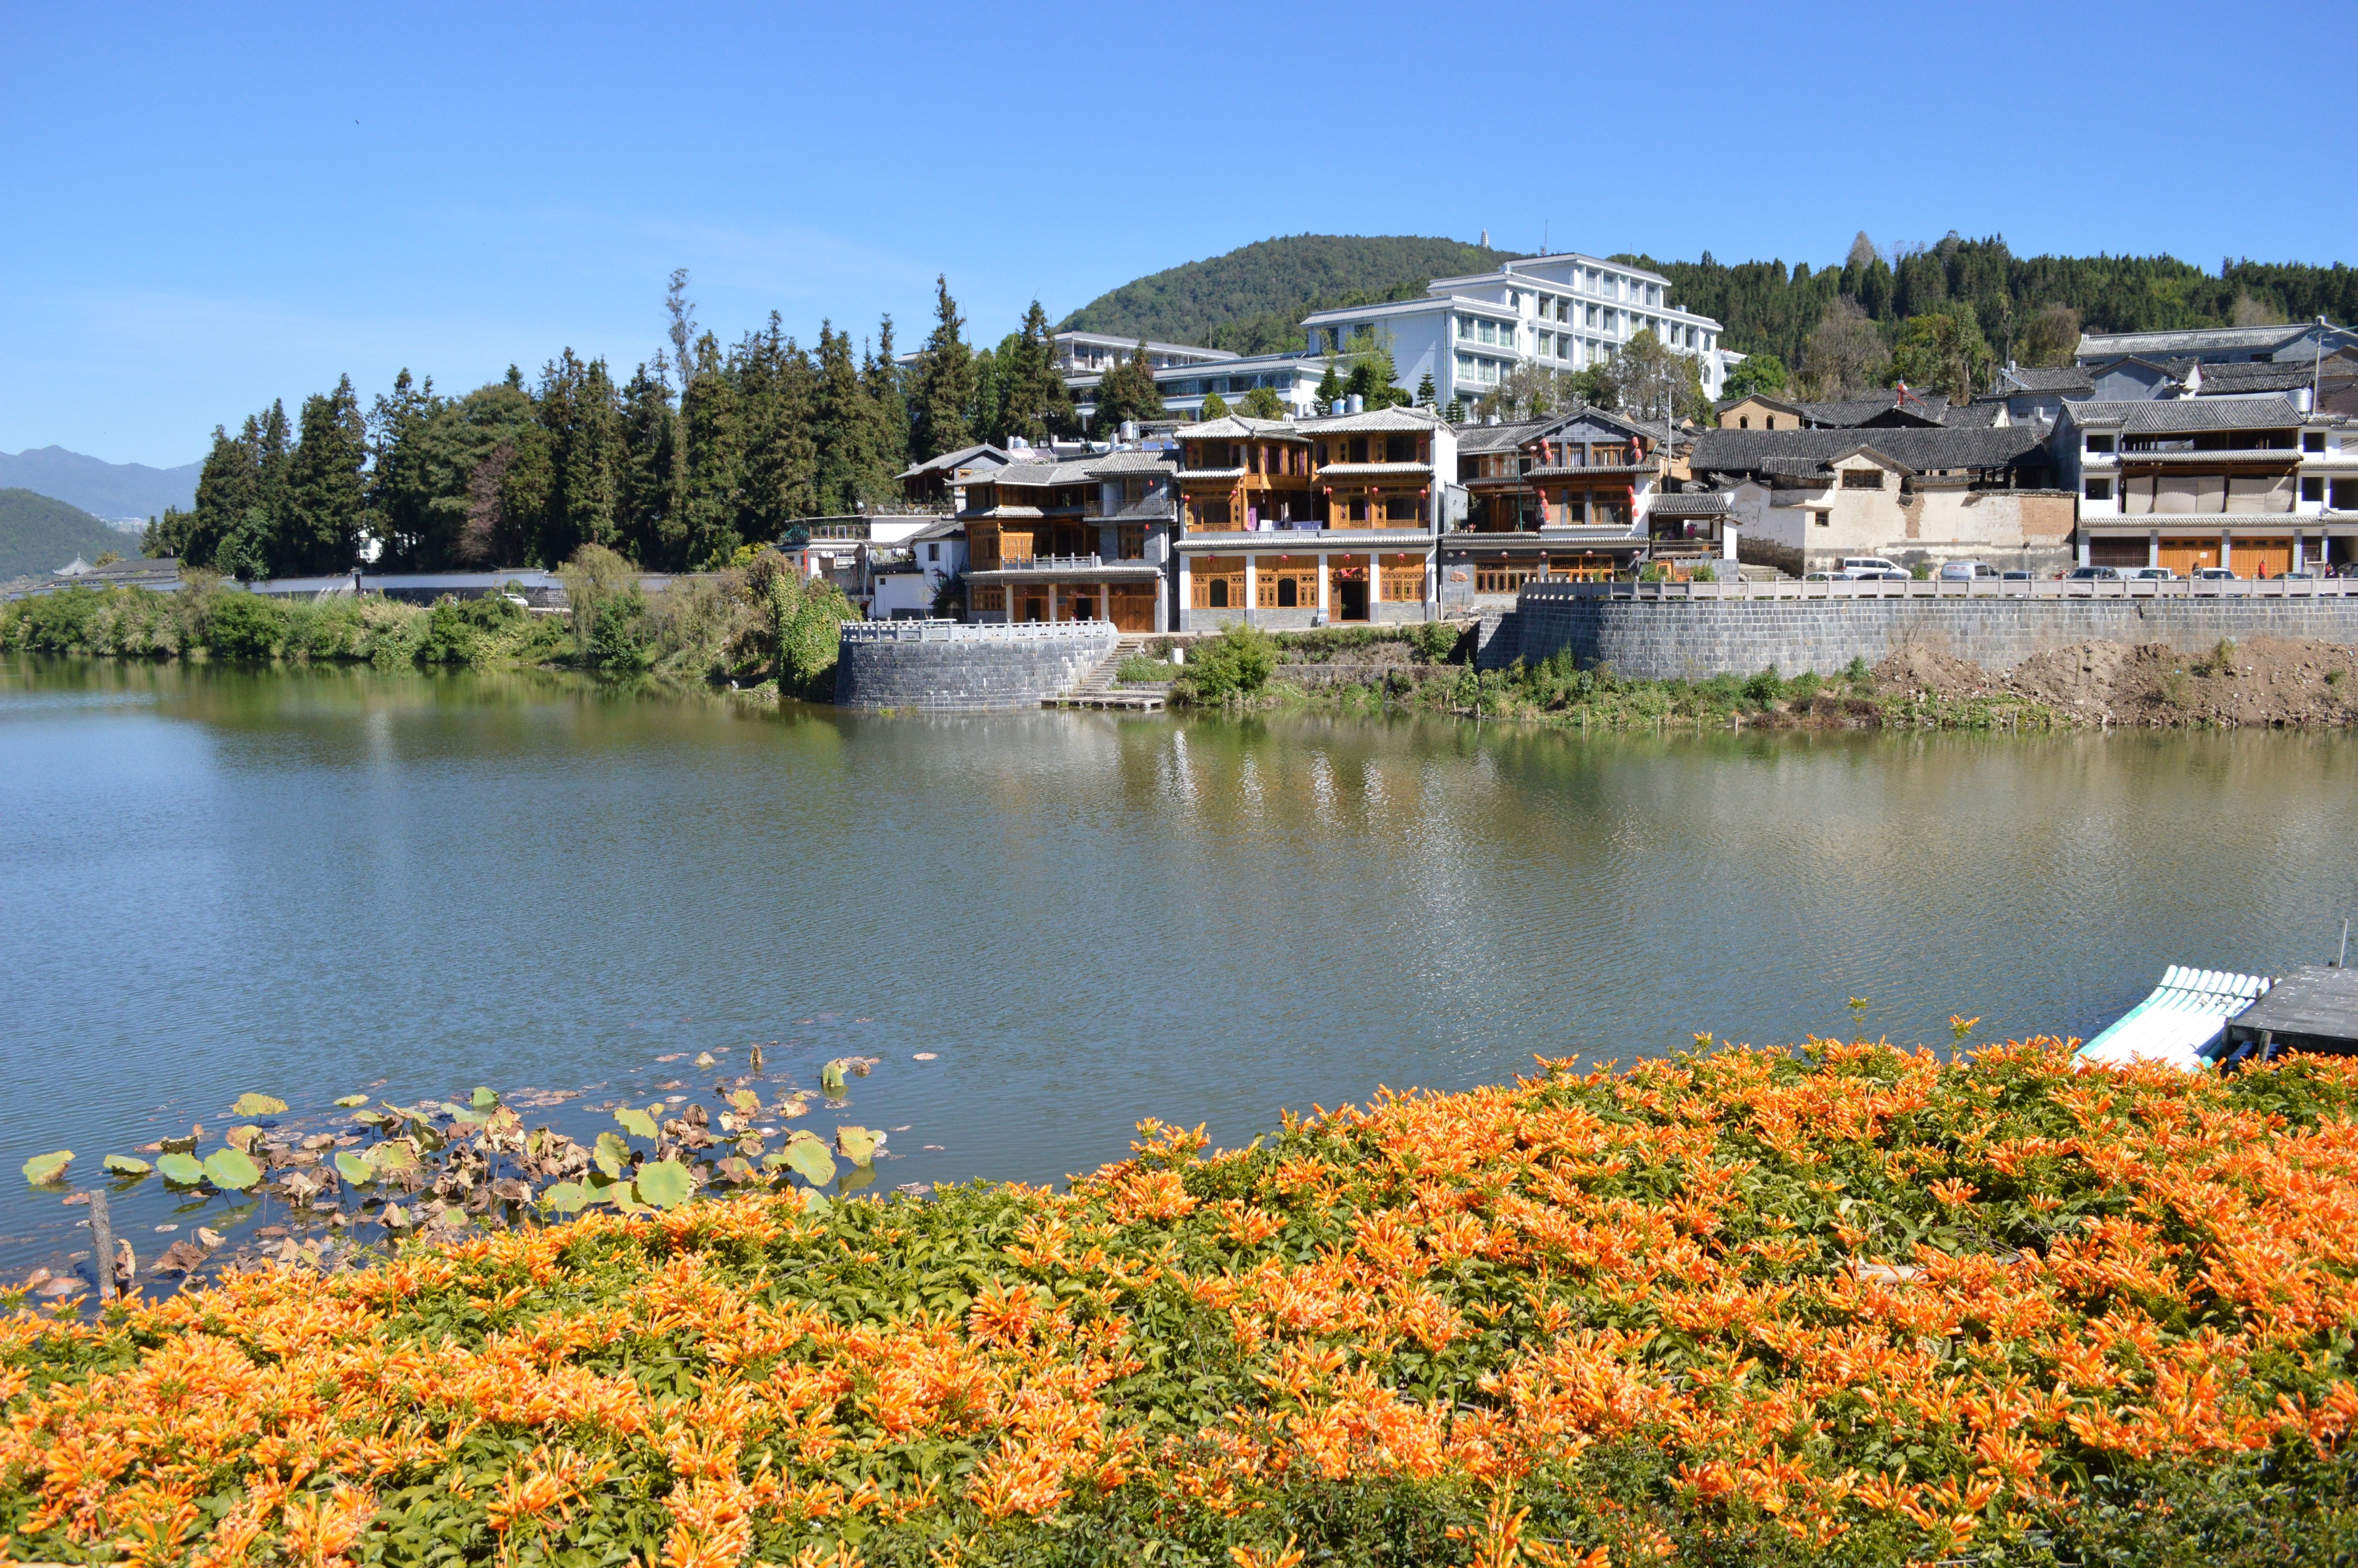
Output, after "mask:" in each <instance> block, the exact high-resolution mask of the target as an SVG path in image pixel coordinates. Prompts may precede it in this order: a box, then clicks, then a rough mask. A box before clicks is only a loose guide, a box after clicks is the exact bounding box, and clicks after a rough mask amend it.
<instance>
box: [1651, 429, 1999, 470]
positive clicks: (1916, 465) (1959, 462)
mask: <svg viewBox="0 0 2358 1568" xmlns="http://www.w3.org/2000/svg"><path fill="white" fill-rule="evenodd" d="M2044 439H2045V431H2044V430H2043V428H2041V427H2039V426H2036V425H2008V426H2003V427H1968V428H1963V429H1957V428H1952V427H1933V428H1931V429H1913V428H1908V427H1900V428H1897V429H1889V430H1857V429H1842V430H1705V431H1704V432H1702V434H1701V435H1699V436H1698V437H1697V438H1695V447H1694V456H1693V459H1692V460H1691V461H1692V463H1693V468H1694V470H1695V471H1696V472H1698V473H1791V474H1809V473H1815V472H1817V471H1819V470H1823V468H1824V467H1825V466H1826V465H1827V464H1828V463H1830V462H1832V461H1833V460H1834V459H1836V458H1838V457H1841V456H1843V455H1844V453H1846V452H1853V451H1855V450H1857V449H1859V448H1861V447H1872V448H1873V449H1875V450H1876V451H1877V452H1880V453H1881V454H1883V455H1884V456H1885V457H1887V458H1889V459H1890V460H1892V461H1894V462H1897V463H1900V464H1902V465H1904V466H1906V467H1907V468H1909V469H1911V470H1915V471H1916V472H1918V473H1929V472H1931V471H1933V470H1939V469H1966V468H1970V469H1996V468H2007V467H2011V466H2013V465H2014V464H2017V463H2019V462H2021V461H2023V460H2025V459H2028V458H2031V457H2033V456H2034V455H2035V454H2037V453H2038V451H2039V448H2040V447H2041V445H2042V444H2043V442H2044Z"/></svg>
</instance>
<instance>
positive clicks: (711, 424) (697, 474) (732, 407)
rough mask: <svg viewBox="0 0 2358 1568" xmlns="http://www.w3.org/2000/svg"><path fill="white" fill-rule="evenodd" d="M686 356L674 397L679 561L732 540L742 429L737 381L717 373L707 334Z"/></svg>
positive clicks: (741, 472)
mask: <svg viewBox="0 0 2358 1568" xmlns="http://www.w3.org/2000/svg"><path fill="white" fill-rule="evenodd" d="M689 358H690V361H691V362H692V364H693V367H694V368H693V371H692V373H691V374H690V375H689V377H688V380H687V391H686V392H684V393H683V394H681V395H680V436H681V444H682V447H683V448H684V473H683V479H682V486H681V502H680V508H679V512H678V513H677V514H676V515H677V523H676V535H677V543H676V546H675V547H676V549H677V550H678V551H679V553H680V557H681V558H684V559H687V560H705V559H708V558H709V557H711V556H712V555H713V554H714V553H716V552H717V551H718V550H719V548H720V546H722V545H723V544H725V543H727V542H728V541H730V540H731V539H733V538H735V537H736V536H737V524H738V517H739V514H740V511H741V506H742V501H743V497H742V493H741V492H742V487H743V484H744V476H745V469H746V460H745V448H746V430H745V422H744V420H743V418H742V417H741V413H742V410H741V397H740V395H739V378H738V377H737V376H735V375H730V374H724V373H722V362H721V357H720V345H719V343H718V342H717V341H714V339H713V336H712V334H711V333H709V332H707V333H705V334H704V335H703V336H702V337H700V338H698V340H697V341H696V342H695V344H694V345H693V347H692V349H691V351H690V354H689ZM729 547H730V548H732V549H733V548H734V547H735V546H733V545H730V546H729Z"/></svg>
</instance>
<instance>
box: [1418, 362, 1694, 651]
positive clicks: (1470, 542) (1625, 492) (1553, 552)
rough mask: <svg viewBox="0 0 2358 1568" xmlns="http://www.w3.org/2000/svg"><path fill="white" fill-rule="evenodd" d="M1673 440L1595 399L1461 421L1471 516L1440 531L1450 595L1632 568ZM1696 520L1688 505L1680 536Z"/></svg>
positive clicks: (1455, 604)
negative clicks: (1529, 415) (1566, 409)
mask: <svg viewBox="0 0 2358 1568" xmlns="http://www.w3.org/2000/svg"><path fill="white" fill-rule="evenodd" d="M1665 440H1666V433H1665V431H1664V430H1663V428H1662V427H1660V426H1659V425H1657V426H1654V427H1651V428H1649V427H1647V426H1645V425H1642V424H1639V422H1637V421H1634V420H1629V419H1624V418H1622V417H1621V416H1618V415H1613V414H1606V413H1604V412H1601V411H1600V410H1597V409H1594V408H1583V409H1577V410H1575V411H1574V412H1573V413H1570V414H1563V415H1557V416H1551V417H1547V418H1542V419H1526V420H1522V421H1520V422H1518V423H1515V424H1507V425H1482V426H1476V427H1472V428H1470V429H1467V430H1465V431H1462V432H1460V433H1459V437H1458V448H1457V481H1458V483H1459V484H1461V485H1462V486H1464V487H1465V490H1466V520H1465V524H1464V525H1463V526H1462V527H1458V528H1453V529H1451V530H1449V531H1448V532H1447V533H1445V534H1444V535H1442V539H1441V571H1442V592H1441V601H1442V604H1443V607H1444V609H1446V610H1449V611H1476V610H1483V609H1491V608H1499V607H1505V606H1509V605H1511V604H1512V602H1513V600H1514V597H1515V595H1516V594H1517V593H1519V592H1520V591H1521V589H1522V586H1523V584H1524V583H1526V582H1529V581H1531V579H1534V578H1548V577H1555V578H1570V579H1574V580H1589V581H1594V580H1596V579H1604V578H1610V577H1612V576H1614V575H1616V574H1617V573H1620V572H1624V571H1626V570H1627V569H1628V568H1629V567H1630V566H1631V565H1632V564H1633V563H1634V562H1635V561H1637V560H1638V558H1639V557H1641V556H1644V555H1646V554H1647V553H1648V552H1649V547H1650V543H1651V540H1650V528H1649V522H1650V514H1651V512H1652V503H1654V502H1655V501H1656V500H1657V499H1659V498H1658V496H1657V493H1656V492H1657V491H1658V490H1659V489H1660V486H1661V483H1662V481H1663V480H1664V478H1665V472H1666V467H1665V465H1666V463H1668V462H1669V460H1671V457H1672V455H1673V454H1672V453H1671V452H1670V451H1669V450H1668V449H1666V447H1665ZM1696 521H1697V520H1696V519H1694V518H1689V517H1684V516H1682V517H1681V518H1680V519H1679V520H1678V522H1677V524H1676V528H1677V533H1676V535H1674V542H1676V543H1679V544H1682V545H1683V544H1686V543H1688V542H1690V541H1691V540H1692V538H1693V528H1694V524H1695V523H1696ZM1704 522H1705V523H1706V524H1707V523H1708V520H1707V519H1704Z"/></svg>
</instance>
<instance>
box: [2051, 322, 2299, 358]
mask: <svg viewBox="0 0 2358 1568" xmlns="http://www.w3.org/2000/svg"><path fill="white" fill-rule="evenodd" d="M2308 330H2309V329H2308V328H2307V327H2298V326H2291V325H2277V326H2273V327H2196V328H2190V329H2188V330H2183V331H2170V332H2082V333H2081V334H2080V353H2079V357H2080V358H2081V359H2082V360H2090V359H2114V358H2117V357H2118V356H2120V355H2122V354H2145V355H2148V356H2150V355H2156V354H2161V355H2180V354H2203V353H2212V354H2216V353H2229V352H2234V351H2244V352H2255V353H2265V352H2266V351H2269V350H2272V349H2277V348H2281V347H2282V346H2283V345H2285V344H2287V343H2289V342H2291V341H2293V340H2294V339H2296V338H2298V337H2299V336H2300V335H2301V334H2302V333H2304V332H2306V331H2308Z"/></svg>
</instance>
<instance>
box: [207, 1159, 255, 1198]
mask: <svg viewBox="0 0 2358 1568" xmlns="http://www.w3.org/2000/svg"><path fill="white" fill-rule="evenodd" d="M205 1180H207V1181H209V1182H211V1184H213V1185H215V1186H217V1187H219V1188H221V1189H222V1191H223V1192H230V1193H242V1192H243V1191H245V1189H246V1188H248V1187H250V1186H252V1185H254V1183H256V1182H258V1181H260V1180H262V1172H261V1170H260V1168H259V1167H257V1166H256V1165H255V1164H254V1162H253V1161H252V1160H249V1159H247V1158H246V1157H245V1156H244V1155H243V1153H241V1152H238V1151H237V1150H235V1149H216V1150H214V1151H213V1152H211V1153H210V1154H208V1155H206V1156H205Z"/></svg>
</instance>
